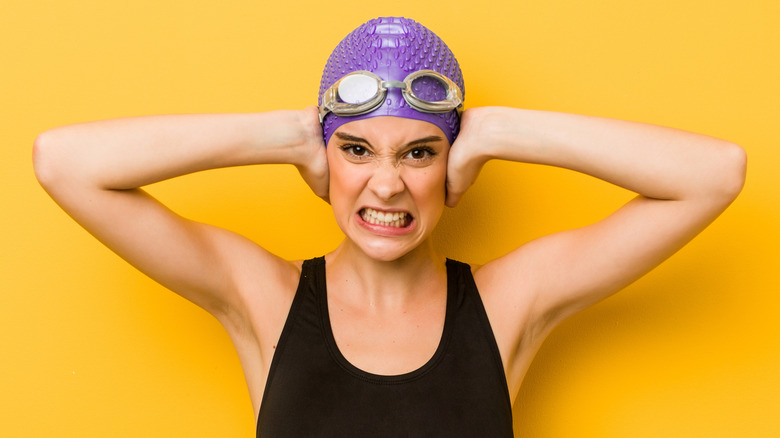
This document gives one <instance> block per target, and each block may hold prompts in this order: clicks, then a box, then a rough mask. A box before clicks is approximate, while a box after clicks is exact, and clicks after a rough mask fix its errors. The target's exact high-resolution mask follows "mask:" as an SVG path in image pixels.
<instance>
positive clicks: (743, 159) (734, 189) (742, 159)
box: [715, 143, 747, 203]
mask: <svg viewBox="0 0 780 438" xmlns="http://www.w3.org/2000/svg"><path fill="white" fill-rule="evenodd" d="M720 163H721V164H720V166H719V167H720V171H719V172H718V175H719V176H718V177H717V178H715V179H716V180H717V183H718V189H719V190H718V194H719V195H720V196H721V197H722V198H723V199H724V201H726V202H727V203H731V202H732V201H734V199H736V198H737V196H738V195H739V193H740V192H741V191H742V187H744V185H745V175H746V173H747V153H746V152H745V149H743V148H742V147H741V146H739V145H738V144H735V143H727V144H726V145H724V146H723V148H722V151H721V158H720Z"/></svg>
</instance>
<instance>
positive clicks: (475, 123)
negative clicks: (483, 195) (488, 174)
mask: <svg viewBox="0 0 780 438" xmlns="http://www.w3.org/2000/svg"><path fill="white" fill-rule="evenodd" d="M483 112H484V110H483V109H482V108H470V109H468V110H466V111H464V112H463V114H462V115H461V119H460V133H459V134H458V138H456V139H455V142H454V143H453V144H452V147H451V148H450V152H449V157H448V158H447V198H446V200H445V204H446V205H447V206H448V207H455V206H456V205H458V202H460V199H461V198H462V197H463V194H464V193H466V190H468V188H469V187H471V185H472V184H474V181H476V180H477V176H479V172H480V170H482V166H484V165H485V163H486V162H487V161H488V160H489V159H490V158H489V156H487V155H486V154H485V147H484V146H485V145H486V143H487V141H486V137H485V136H484V135H481V134H480V133H479V132H478V131H481V130H483V126H484V123H483V117H482V115H483Z"/></svg>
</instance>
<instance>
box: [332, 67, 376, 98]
mask: <svg viewBox="0 0 780 438" xmlns="http://www.w3.org/2000/svg"><path fill="white" fill-rule="evenodd" d="M378 92H379V83H378V82H377V80H376V79H374V78H372V77H371V76H368V75H363V74H352V75H348V76H346V77H344V79H342V80H341V81H340V82H339V91H338V96H339V100H341V101H342V102H345V103H351V104H355V105H357V104H361V103H366V102H368V101H369V100H371V99H372V98H374V97H375V96H376V95H377V93H378Z"/></svg>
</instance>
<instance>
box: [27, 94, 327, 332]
mask: <svg viewBox="0 0 780 438" xmlns="http://www.w3.org/2000/svg"><path fill="white" fill-rule="evenodd" d="M33 159H34V165H35V173H36V176H37V178H38V180H39V181H40V183H41V185H42V186H43V187H44V189H46V191H47V192H48V193H49V194H50V195H51V197H52V198H53V199H54V200H55V201H56V202H57V203H58V204H59V205H60V206H61V207H62V208H63V209H64V210H65V211H66V212H67V213H68V214H69V215H70V216H71V217H73V219H75V220H76V221H77V222H78V223H79V224H81V225H82V226H83V227H84V228H85V229H87V230H88V231H89V232H90V233H92V234H93V235H94V236H95V237H97V238H98V239H99V240H100V241H101V242H103V243H104V244H105V245H106V246H108V247H109V248H110V249H112V250H113V251H114V252H116V253H117V254H118V255H120V256H121V257H122V258H124V259H125V260H127V261H128V262H129V263H131V264H132V265H134V266H135V267H137V268H138V269H140V270H141V271H142V272H144V273H146V274H147V275H149V276H150V277H151V278H153V279H154V280H156V281H158V282H159V283H161V284H162V285H164V286H166V287H168V288H169V289H171V290H173V291H174V292H177V293H178V294H180V295H182V296H184V297H185V298H187V299H189V300H191V301H193V302H194V303H196V304H198V305H199V306H201V307H203V308H204V309H206V310H207V311H209V312H210V313H212V314H213V315H215V316H216V317H217V318H218V319H220V320H221V321H223V323H224V322H226V321H225V318H232V317H233V316H236V315H234V314H233V313H235V311H236V310H237V309H241V308H242V307H243V306H242V304H243V297H242V296H241V293H242V292H241V291H242V290H243V289H242V285H244V284H246V283H247V282H250V281H253V280H255V279H256V278H257V277H261V278H263V279H264V280H265V282H266V283H267V284H268V286H269V287H270V288H273V287H274V285H280V284H283V283H287V282H289V278H293V280H297V273H296V272H295V271H296V269H295V268H294V267H293V266H292V265H291V264H289V263H287V262H285V261H283V260H282V259H279V258H278V257H276V256H273V255H272V254H270V253H268V252H267V251H265V250H263V249H262V248H260V247H259V246H257V245H256V244H254V243H253V242H251V241H249V240H247V239H245V238H243V237H241V236H239V235H237V234H235V233H232V232H229V231H226V230H224V229H220V228H217V227H213V226H209V225H205V224H201V223H197V222H194V221H190V220H187V219H185V218H182V217H181V216H179V215H177V214H175V213H173V212H172V211H170V210H169V209H167V208H166V207H165V206H163V205H162V204H160V203H159V202H158V201H156V200H155V199H154V198H152V197H151V196H149V195H148V194H147V193H146V192H144V191H143V190H141V189H140V187H142V186H144V185H146V184H150V183H154V182H157V181H161V180H165V179H168V178H172V177H176V176H179V175H184V174H188V173H192V172H197V171H200V170H206V169H212V168H218V167H229V166H241V165H251V164H264V163H289V164H293V165H295V166H296V167H298V169H299V171H300V172H301V175H302V176H303V177H304V179H305V180H306V182H307V183H308V184H309V185H310V186H311V187H312V189H313V190H314V192H315V193H316V194H317V195H318V196H320V197H322V198H324V199H327V181H328V167H327V159H326V157H325V148H324V145H323V143H322V134H321V131H320V125H319V123H318V119H317V111H316V108H307V109H306V110H302V111H274V112H268V113H261V114H213V115H207V114H203V115H171V116H151V117H139V118H128V119H117V120H106V121H100V122H92V123H85V124H78V125H72V126H65V127H61V128H56V129H52V130H50V131H47V132H44V133H42V134H41V135H39V136H38V138H37V139H36V142H35V147H34V153H33ZM288 277H289V278H288ZM293 284H294V283H293Z"/></svg>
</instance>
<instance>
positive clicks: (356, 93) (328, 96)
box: [320, 70, 463, 123]
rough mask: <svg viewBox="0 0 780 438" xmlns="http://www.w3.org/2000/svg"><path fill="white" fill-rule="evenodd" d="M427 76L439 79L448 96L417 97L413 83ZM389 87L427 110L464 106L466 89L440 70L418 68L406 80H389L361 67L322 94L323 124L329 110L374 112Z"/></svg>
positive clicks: (347, 113) (343, 113)
mask: <svg viewBox="0 0 780 438" xmlns="http://www.w3.org/2000/svg"><path fill="white" fill-rule="evenodd" d="M423 79H432V80H434V81H437V82H438V83H439V84H440V85H441V87H442V89H443V90H445V91H446V96H445V97H444V99H443V100H437V101H430V100H425V99H422V98H420V97H419V96H417V95H416V94H415V92H414V87H413V85H414V84H415V82H416V81H419V80H423ZM389 88H400V89H401V94H402V95H403V97H404V100H406V103H408V104H409V105H410V106H411V107H412V108H414V109H416V110H417V111H420V112H424V113H446V112H449V111H452V110H454V109H456V108H459V107H461V106H463V92H462V91H461V90H460V87H458V84H456V83H455V82H453V81H452V80H451V79H450V78H448V77H447V76H444V75H443V74H441V73H439V72H435V71H433V70H418V71H416V72H413V73H411V74H410V75H409V76H407V77H406V78H405V79H404V80H403V81H385V80H382V78H380V77H379V76H377V75H375V74H374V73H371V72H369V71H363V70H359V71H354V72H352V73H349V74H348V75H346V76H344V77H343V78H341V79H339V80H338V81H336V83H334V84H333V85H331V86H330V88H328V89H327V90H325V92H324V93H323V94H322V105H320V123H322V121H323V120H324V118H325V115H326V114H328V113H329V112H332V113H333V114H336V115H337V116H357V115H360V114H366V113H370V112H371V111H374V110H375V109H377V108H379V106H380V105H382V103H383V102H384V101H385V98H386V97H387V90H388V89H389Z"/></svg>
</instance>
